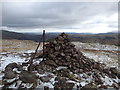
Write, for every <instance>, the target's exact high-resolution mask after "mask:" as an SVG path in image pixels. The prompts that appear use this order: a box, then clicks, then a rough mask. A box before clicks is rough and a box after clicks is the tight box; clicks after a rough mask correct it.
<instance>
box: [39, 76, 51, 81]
mask: <svg viewBox="0 0 120 90" xmlns="http://www.w3.org/2000/svg"><path fill="white" fill-rule="evenodd" d="M51 78H53V76H52V75H50V74H49V75H47V76H43V77H40V80H41V81H42V82H49V81H50V79H51Z"/></svg>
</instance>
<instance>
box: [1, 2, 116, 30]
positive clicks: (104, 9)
mask: <svg viewBox="0 0 120 90" xmlns="http://www.w3.org/2000/svg"><path fill="white" fill-rule="evenodd" d="M116 5H117V3H113V2H112V3H88V2H87V3H82V2H80V3H73V2H72V3H65V2H63V3H55V2H53V3H51V2H50V3H48V2H45V3H43V2H38V3H37V2H35V3H31V4H29V3H21V4H19V6H17V4H14V3H12V4H11V3H3V11H2V12H3V13H2V16H3V17H2V18H3V21H2V24H3V26H8V27H21V28H25V27H26V28H27V27H29V28H30V27H47V28H51V27H53V28H54V27H55V28H57V27H61V26H62V27H66V28H67V27H69V26H71V25H74V24H77V23H81V22H83V21H85V20H89V19H92V18H93V17H94V16H96V15H100V14H101V15H110V14H113V13H116V12H117V6H116Z"/></svg>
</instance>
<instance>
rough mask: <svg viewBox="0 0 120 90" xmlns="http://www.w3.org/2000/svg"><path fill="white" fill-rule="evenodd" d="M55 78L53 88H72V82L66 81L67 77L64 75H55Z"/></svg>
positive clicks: (69, 89)
mask: <svg viewBox="0 0 120 90" xmlns="http://www.w3.org/2000/svg"><path fill="white" fill-rule="evenodd" d="M55 80H56V81H57V82H56V83H55V84H54V86H55V87H54V89H55V90H57V89H58V90H59V89H60V90H61V89H63V88H64V89H65V90H66V89H68V90H72V89H73V86H74V85H75V84H74V83H71V82H67V79H66V78H65V77H60V76H58V77H56V78H55Z"/></svg>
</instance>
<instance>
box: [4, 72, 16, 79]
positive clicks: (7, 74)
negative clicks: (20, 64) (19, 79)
mask: <svg viewBox="0 0 120 90" xmlns="http://www.w3.org/2000/svg"><path fill="white" fill-rule="evenodd" d="M4 77H5V79H13V78H15V77H16V73H15V72H14V71H7V72H5V76H4Z"/></svg>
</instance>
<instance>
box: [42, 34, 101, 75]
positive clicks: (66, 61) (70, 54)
mask: <svg viewBox="0 0 120 90" xmlns="http://www.w3.org/2000/svg"><path fill="white" fill-rule="evenodd" d="M44 54H45V55H44V57H45V58H46V60H45V61H43V62H45V63H46V64H47V65H50V66H54V67H58V66H66V67H68V68H69V69H70V70H71V71H72V72H74V73H83V72H87V71H92V70H93V69H98V70H99V71H102V70H103V65H102V64H100V63H98V62H95V61H94V60H92V59H89V58H87V57H85V56H84V55H83V54H82V53H81V52H80V51H78V50H77V49H76V48H75V45H74V44H72V43H71V42H70V40H69V39H68V35H67V34H65V33H62V34H60V35H59V36H58V37H56V38H55V39H53V40H51V41H50V42H49V43H48V44H46V45H45V53H44Z"/></svg>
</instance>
